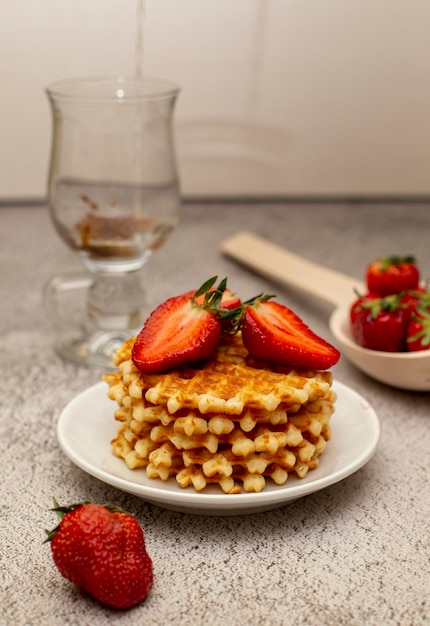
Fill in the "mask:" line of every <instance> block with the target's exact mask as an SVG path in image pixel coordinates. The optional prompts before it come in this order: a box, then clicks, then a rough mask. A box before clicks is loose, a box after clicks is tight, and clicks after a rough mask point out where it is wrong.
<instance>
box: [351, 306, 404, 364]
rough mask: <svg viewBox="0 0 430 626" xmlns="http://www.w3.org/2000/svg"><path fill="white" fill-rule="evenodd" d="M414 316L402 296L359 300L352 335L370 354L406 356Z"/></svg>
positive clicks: (354, 311) (354, 315) (354, 312)
mask: <svg viewBox="0 0 430 626" xmlns="http://www.w3.org/2000/svg"><path fill="white" fill-rule="evenodd" d="M409 318H410V312H409V311H408V308H407V306H406V305H405V304H403V302H402V294H393V295H390V296H385V297H384V298H379V297H377V296H376V295H375V294H368V295H367V296H366V295H364V296H359V297H358V298H357V299H356V300H355V301H354V302H353V304H352V306H351V309H350V321H351V332H352V336H353V338H354V340H355V341H356V342H357V343H358V345H360V346H362V347H363V348H368V349H369V350H379V351H382V352H403V351H404V350H405V337H406V328H407V325H408V322H409Z"/></svg>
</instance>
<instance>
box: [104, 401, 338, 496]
mask: <svg viewBox="0 0 430 626" xmlns="http://www.w3.org/2000/svg"><path fill="white" fill-rule="evenodd" d="M334 401H335V394H334V392H333V391H330V392H329V393H328V394H327V396H326V397H325V398H324V399H320V400H315V401H313V402H311V403H308V404H307V405H305V406H303V407H301V408H300V409H299V411H297V412H296V413H294V414H291V415H289V416H285V417H286V419H285V421H284V423H281V424H279V423H278V424H272V423H271V421H270V419H268V420H264V419H263V418H262V417H261V416H260V420H258V421H257V422H256V425H255V426H254V427H253V429H252V430H251V431H243V430H242V428H241V426H240V417H239V418H236V419H235V420H234V421H233V420H232V419H231V417H228V418H226V417H222V418H221V417H220V416H218V417H212V418H210V419H209V420H205V419H204V418H203V417H201V416H199V415H198V413H197V412H196V411H195V410H194V411H189V412H188V414H187V415H186V416H183V417H179V418H176V419H175V418H173V419H172V416H168V415H167V414H164V415H163V416H162V415H161V414H159V417H160V418H161V417H162V419H159V420H158V421H154V420H153V419H152V417H151V419H149V420H148V419H146V418H145V416H144V411H137V416H138V417H139V418H140V419H135V418H134V415H135V414H136V410H135V409H136V407H137V406H138V404H135V405H134V406H130V407H128V408H126V409H124V410H122V411H121V415H120V419H121V421H122V423H121V425H120V426H119V429H118V434H117V437H116V438H115V439H114V440H113V442H112V449H113V452H114V454H116V455H117V456H118V457H120V458H123V459H124V460H125V463H126V465H127V466H128V467H129V468H130V469H136V468H139V467H144V468H146V473H147V475H148V476H149V477H150V478H159V479H161V480H167V479H168V478H170V477H171V476H174V477H175V478H176V481H177V482H178V484H179V485H180V486H181V487H184V488H185V487H188V486H193V487H194V488H195V489H197V490H198V491H200V490H202V489H204V488H205V487H206V486H207V485H209V484H213V483H217V484H218V485H219V486H220V487H221V489H222V490H223V491H225V492H226V493H239V492H240V491H242V489H243V490H245V491H261V490H262V489H263V488H264V487H265V484H266V479H267V478H271V479H272V480H273V482H274V483H276V484H278V485H280V484H283V483H285V481H286V480H287V478H288V475H289V474H291V473H294V474H296V475H297V476H299V477H300V478H303V477H304V476H306V474H307V472H308V471H309V470H310V469H315V468H316V467H317V466H318V458H319V456H320V455H321V454H322V452H323V451H324V449H325V446H326V442H327V441H328V440H329V439H330V428H329V420H330V416H331V415H332V413H333V410H334V406H333V403H334ZM164 411H166V410H165V409H164ZM124 417H125V421H123V420H124ZM217 420H221V421H220V422H218V421H217ZM212 421H213V424H211V422H212ZM227 422H228V424H227ZM203 423H204V424H203ZM214 424H215V426H216V428H215V430H216V433H217V434H214V432H212V431H213V430H214V428H213V426H214ZM223 424H224V428H222V425H223ZM228 425H229V426H228ZM227 426H228V427H227Z"/></svg>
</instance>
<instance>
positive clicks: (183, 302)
mask: <svg viewBox="0 0 430 626" xmlns="http://www.w3.org/2000/svg"><path fill="white" fill-rule="evenodd" d="M220 338H221V323H220V322H219V320H218V319H217V317H216V315H214V314H213V313H210V312H209V311H208V310H206V309H204V308H203V306H202V305H199V304H197V303H196V302H195V301H193V299H192V298H191V297H190V296H189V295H186V294H185V295H181V296H176V297H173V298H169V300H167V301H166V302H164V303H163V304H160V306H158V307H157V308H156V309H155V311H153V312H152V313H151V315H150V316H149V318H148V319H147V321H146V323H145V325H144V327H143V328H142V330H141V331H140V333H139V335H138V336H137V339H136V342H135V344H134V346H133V350H132V360H133V363H134V364H135V366H136V367H137V368H138V369H139V370H141V371H142V372H146V373H148V374H155V373H161V372H166V371H168V370H171V369H173V368H175V367H177V366H178V365H181V364H183V363H190V362H192V361H200V360H203V359H207V358H209V357H210V356H211V355H212V353H213V352H214V350H215V348H216V346H217V345H218V343H219V340H220Z"/></svg>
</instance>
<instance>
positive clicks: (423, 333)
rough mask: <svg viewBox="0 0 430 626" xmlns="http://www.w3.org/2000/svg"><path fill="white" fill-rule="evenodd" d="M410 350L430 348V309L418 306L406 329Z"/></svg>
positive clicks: (407, 345)
mask: <svg viewBox="0 0 430 626" xmlns="http://www.w3.org/2000/svg"><path fill="white" fill-rule="evenodd" d="M406 347H407V350H408V352H416V351H418V350H430V309H425V308H420V307H418V308H417V310H416V312H415V313H413V314H412V317H411V320H410V322H409V324H408V328H407V330H406Z"/></svg>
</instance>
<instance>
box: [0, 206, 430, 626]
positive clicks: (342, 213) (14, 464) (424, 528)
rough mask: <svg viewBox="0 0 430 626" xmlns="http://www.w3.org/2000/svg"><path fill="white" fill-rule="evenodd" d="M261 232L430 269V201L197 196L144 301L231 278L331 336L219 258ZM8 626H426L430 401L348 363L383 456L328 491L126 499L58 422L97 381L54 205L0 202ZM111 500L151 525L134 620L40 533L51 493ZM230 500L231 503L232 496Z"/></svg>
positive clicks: (1, 503) (315, 317) (356, 257)
mask: <svg viewBox="0 0 430 626" xmlns="http://www.w3.org/2000/svg"><path fill="white" fill-rule="evenodd" d="M244 228H246V229H248V230H251V231H254V232H256V233H259V234H260V235H262V236H263V237H266V238H268V239H271V240H272V241H274V242H276V243H278V244H280V245H283V246H285V247H286V248H288V249H290V250H292V251H293V252H297V253H299V254H301V255H302V256H304V257H307V258H308V259H310V260H313V261H315V262H318V263H321V264H324V265H326V266H327V267H331V268H333V269H336V270H340V271H342V272H344V273H346V274H349V275H351V276H354V277H356V278H360V279H361V278H362V271H363V267H364V265H365V264H366V263H367V261H368V260H370V259H372V258H373V257H375V256H378V255H380V254H389V253H401V252H407V253H409V252H412V253H414V254H415V255H416V256H417V257H418V260H419V262H420V265H421V267H422V269H423V273H424V275H425V276H427V277H430V246H429V241H430V206H429V205H427V204H424V203H422V204H419V203H409V204H407V203H405V204H399V203H397V204H392V205H390V204H384V203H375V204H366V203H354V204H346V203H345V204H342V203H337V204H330V203H322V204H317V203H307V204H306V203H303V204H293V203H290V204H282V203H277V204H252V203H249V204H246V203H243V204H215V203H208V204H197V203H196V204H188V205H185V206H184V207H183V209H182V215H181V221H180V225H179V226H178V228H177V230H176V231H175V232H174V234H173V236H172V237H171V240H170V241H169V243H168V244H167V245H166V246H165V247H164V248H163V249H161V250H159V251H158V252H157V254H156V255H154V256H153V258H152V259H151V260H150V261H149V263H148V264H147V266H146V268H145V269H144V270H143V272H142V279H143V281H144V284H146V285H147V288H148V292H147V301H148V307H149V308H150V309H151V308H154V307H155V306H156V305H157V304H158V303H159V302H160V301H161V300H163V299H165V298H167V297H169V296H171V295H173V294H174V293H179V292H180V291H184V290H186V289H190V288H194V287H195V286H196V285H199V284H201V282H203V280H204V279H206V278H207V277H208V276H211V275H215V274H217V275H218V276H220V277H221V276H228V277H229V284H230V286H231V287H232V288H233V289H234V290H235V291H237V292H238V293H240V295H242V296H243V297H249V296H251V295H254V294H255V293H258V292H260V291H262V290H264V291H270V292H275V293H277V294H278V299H279V300H280V301H282V302H284V303H286V304H289V306H291V308H293V309H294V310H295V311H296V312H297V313H298V314H299V315H300V316H301V317H303V318H304V319H305V321H306V322H307V323H308V324H309V325H310V326H311V327H312V328H313V329H314V330H315V331H316V332H318V333H319V334H321V335H323V336H325V337H326V338H328V339H329V340H332V338H331V337H330V332H329V330H328V318H329V315H330V312H331V309H330V307H328V306H326V305H322V304H321V303H319V302H317V301H315V300H313V299H312V298H310V297H307V296H304V295H302V294H299V293H297V292H294V291H292V290H287V289H286V288H280V287H279V286H277V285H274V284H271V283H270V282H269V281H268V280H266V279H263V278H261V277H260V276H258V275H256V274H254V273H252V272H250V271H248V270H246V269H244V268H243V267H240V266H239V265H237V264H235V263H234V262H233V261H231V260H229V259H227V258H225V257H223V256H221V254H220V253H219V244H220V242H221V240H222V239H223V238H225V237H227V236H229V235H231V234H233V233H235V232H236V231H238V230H241V229H244ZM0 268H1V278H0V286H1V287H0V288H1V296H0V307H1V309H0V310H1V313H0V320H1V334H2V344H1V348H2V349H1V352H2V358H1V362H2V365H1V371H2V375H1V378H0V388H1V396H0V397H1V405H0V407H1V408H0V428H1V434H0V471H1V488H0V494H1V495H0V563H1V566H0V602H1V607H2V608H1V612H0V624H2V625H3V624H5V625H7V626H9V625H10V626H20V625H24V624H25V625H27V624H28V625H31V626H37V625H39V624H40V625H44V626H49V625H51V624H76V625H81V624H82V625H91V626H98V625H104V624H107V623H110V624H121V625H124V626H125V625H136V626H141V625H143V624H151V625H152V626H158V625H163V626H165V625H166V624H174V625H175V626H176V625H177V626H186V625H193V626H199V625H203V624H204V625H205V626H216V625H221V624H223V625H224V626H233V625H234V626H237V625H239V624H252V625H264V626H271V625H274V626H276V625H281V624H285V625H290V624H291V625H293V624H294V625H295V626H298V625H306V626H313V625H315V626H316V625H318V626H322V625H337V626H343V625H345V626H362V625H363V624H366V625H367V626H372V625H380V624H387V625H390V624H399V625H401V626H419V625H424V624H429V623H430V599H429V598H430V596H429V589H430V528H429V519H430V489H429V476H430V452H429V450H430V396H429V394H426V393H408V392H404V391H399V390H395V389H391V388H388V387H386V386H384V385H382V384H379V383H377V382H375V381H372V380H370V379H369V378H368V377H367V376H365V375H364V374H362V373H360V372H359V371H357V370H356V369H355V368H354V367H353V366H352V365H351V364H349V363H348V362H347V361H346V360H345V359H341V361H340V363H339V364H338V365H336V366H335V368H334V369H333V372H334V375H335V378H336V380H338V381H339V382H342V383H344V384H346V385H348V386H350V387H351V388H353V389H354V390H355V391H357V392H358V393H359V394H361V395H363V396H364V397H365V398H366V399H367V400H368V401H369V402H370V404H371V405H372V406H373V408H374V409H375V411H376V412H377V414H378V416H379V420H380V423H381V427H382V436H381V439H380V443H379V446H378V449H377V451H376V454H375V455H374V457H373V458H372V459H371V460H370V461H369V462H368V463H367V464H366V465H365V466H364V467H363V468H362V469H360V470H359V471H357V472H356V473H354V474H353V475H351V476H349V477H348V478H346V479H344V480H343V481H341V482H339V483H337V484H334V485H332V486H330V487H328V488H326V489H324V490H321V491H318V492H316V493H313V494H311V495H308V496H306V497H303V498H301V499H299V500H295V501H294V502H292V503H290V504H288V505H286V506H282V507H279V508H276V509H274V510H272V511H267V512H265V513H260V514H253V515H239V516H216V517H212V516H211V517H205V516H197V515H193V514H189V513H177V512H172V511H169V510H166V509H163V508H158V507H156V506H154V505H151V504H148V503H146V502H144V501H143V500H141V499H139V498H137V497H134V496H131V495H127V494H126V493H124V492H122V491H120V490H118V489H116V488H114V487H111V486H109V485H107V484H105V483H103V482H101V481H99V480H98V479H96V478H93V477H92V476H90V475H88V474H86V473H85V472H84V471H82V470H81V469H79V468H78V467H77V466H75V465H74V464H73V463H72V462H71V461H70V460H69V459H68V458H67V457H66V456H65V454H64V453H63V452H62V451H61V449H60V447H59V444H58V442H57V437H56V423H57V420H58V417H59V414H60V412H61V410H62V409H63V407H64V406H65V405H66V404H67V403H68V402H69V401H70V400H71V399H72V398H73V397H74V396H76V394H78V393H79V392H81V391H82V390H84V389H86V388H87V387H89V386H90V385H93V384H94V383H96V382H98V381H99V380H100V376H101V373H102V372H101V371H97V370H84V369H80V368H78V367H76V366H74V365H72V364H69V363H65V362H63V361H61V360H60V359H59V358H58V357H57V356H56V354H55V353H54V352H53V349H52V328H51V325H50V322H49V320H48V319H47V316H46V313H45V310H44V307H43V303H42V288H43V285H44V284H45V282H46V281H47V280H48V278H49V277H51V276H52V275H53V274H55V273H56V272H58V271H67V270H75V269H80V268H81V266H80V262H79V260H78V259H76V258H75V257H74V256H73V254H72V253H71V252H70V251H69V250H68V249H66V247H65V246H64V244H63V243H62V242H61V241H60V240H59V238H58V236H57V235H56V234H55V233H54V231H53V228H52V226H51V224H50V221H49V218H48V214H47V210H46V209H45V208H43V207H36V206H34V207H30V206H29V207H2V208H0ZM53 496H56V497H57V498H58V499H59V501H60V502H62V503H70V502H76V501H81V500H93V501H96V502H106V501H110V502H114V503H116V504H118V505H119V506H122V507H123V508H124V509H126V510H128V511H130V512H131V513H133V514H134V515H136V517H137V518H138V520H139V522H140V523H141V525H142V526H143V528H144V531H145V534H146V542H147V547H148V551H149V553H150V555H151V557H152V559H153V563H154V573H155V584H154V587H153V590H152V591H151V593H150V595H149V597H148V598H147V600H146V601H145V602H144V603H143V604H141V605H140V606H138V607H136V608H134V609H131V610H129V611H127V612H116V611H112V610H109V609H106V608H104V607H102V606H100V605H99V604H98V603H97V602H96V601H93V600H91V599H90V598H88V597H87V596H85V595H84V594H82V593H81V592H80V591H79V590H77V589H76V588H75V587H73V586H72V585H71V584H69V583H68V581H66V580H65V579H63V578H62V577H61V576H60V574H59V573H58V572H57V570H56V569H55V567H54V565H53V562H52V559H51V556H50V549H49V546H47V545H43V543H42V542H43V540H44V529H45V528H47V527H48V528H50V527H52V526H53V522H54V519H53V514H52V513H50V512H49V511H48V509H49V508H50V506H51V503H52V497H53ZM226 497H228V496H226Z"/></svg>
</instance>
